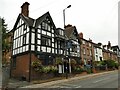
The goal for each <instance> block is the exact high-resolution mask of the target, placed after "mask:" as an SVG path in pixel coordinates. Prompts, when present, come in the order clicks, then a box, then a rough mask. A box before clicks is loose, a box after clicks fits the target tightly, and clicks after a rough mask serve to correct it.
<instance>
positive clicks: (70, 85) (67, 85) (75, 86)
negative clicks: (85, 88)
mask: <svg viewBox="0 0 120 90" xmlns="http://www.w3.org/2000/svg"><path fill="white" fill-rule="evenodd" d="M60 86H65V87H74V88H80V87H82V86H80V85H79V86H78V85H73V84H62V85H60Z"/></svg>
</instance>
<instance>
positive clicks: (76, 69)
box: [74, 67, 85, 73]
mask: <svg viewBox="0 0 120 90" xmlns="http://www.w3.org/2000/svg"><path fill="white" fill-rule="evenodd" d="M83 71H85V70H84V69H83V68H81V67H75V68H74V72H76V73H81V72H83Z"/></svg>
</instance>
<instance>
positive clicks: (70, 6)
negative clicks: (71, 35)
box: [63, 5, 71, 79]
mask: <svg viewBox="0 0 120 90" xmlns="http://www.w3.org/2000/svg"><path fill="white" fill-rule="evenodd" d="M70 7H71V5H69V6H67V7H66V8H65V9H63V21H64V37H65V10H66V9H67V8H70ZM64 52H65V59H66V55H67V54H66V52H67V47H66V40H65V51H64ZM65 72H66V79H67V78H68V74H67V73H68V72H67V60H66V62H65Z"/></svg>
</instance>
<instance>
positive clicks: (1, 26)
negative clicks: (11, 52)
mask: <svg viewBox="0 0 120 90" xmlns="http://www.w3.org/2000/svg"><path fill="white" fill-rule="evenodd" d="M0 21H1V24H0V32H1V34H2V37H1V38H2V40H1V41H2V42H1V43H2V63H3V64H5V62H6V60H5V59H6V58H5V56H4V55H5V52H6V50H8V49H9V43H8V42H7V40H6V38H7V35H8V34H7V32H8V30H7V24H5V19H4V18H0Z"/></svg>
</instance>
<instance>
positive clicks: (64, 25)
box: [63, 5, 71, 28]
mask: <svg viewBox="0 0 120 90" xmlns="http://www.w3.org/2000/svg"><path fill="white" fill-rule="evenodd" d="M70 7H71V5H69V6H67V8H70ZM67 8H65V9H63V21H64V28H65V10H66V9H67Z"/></svg>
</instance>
